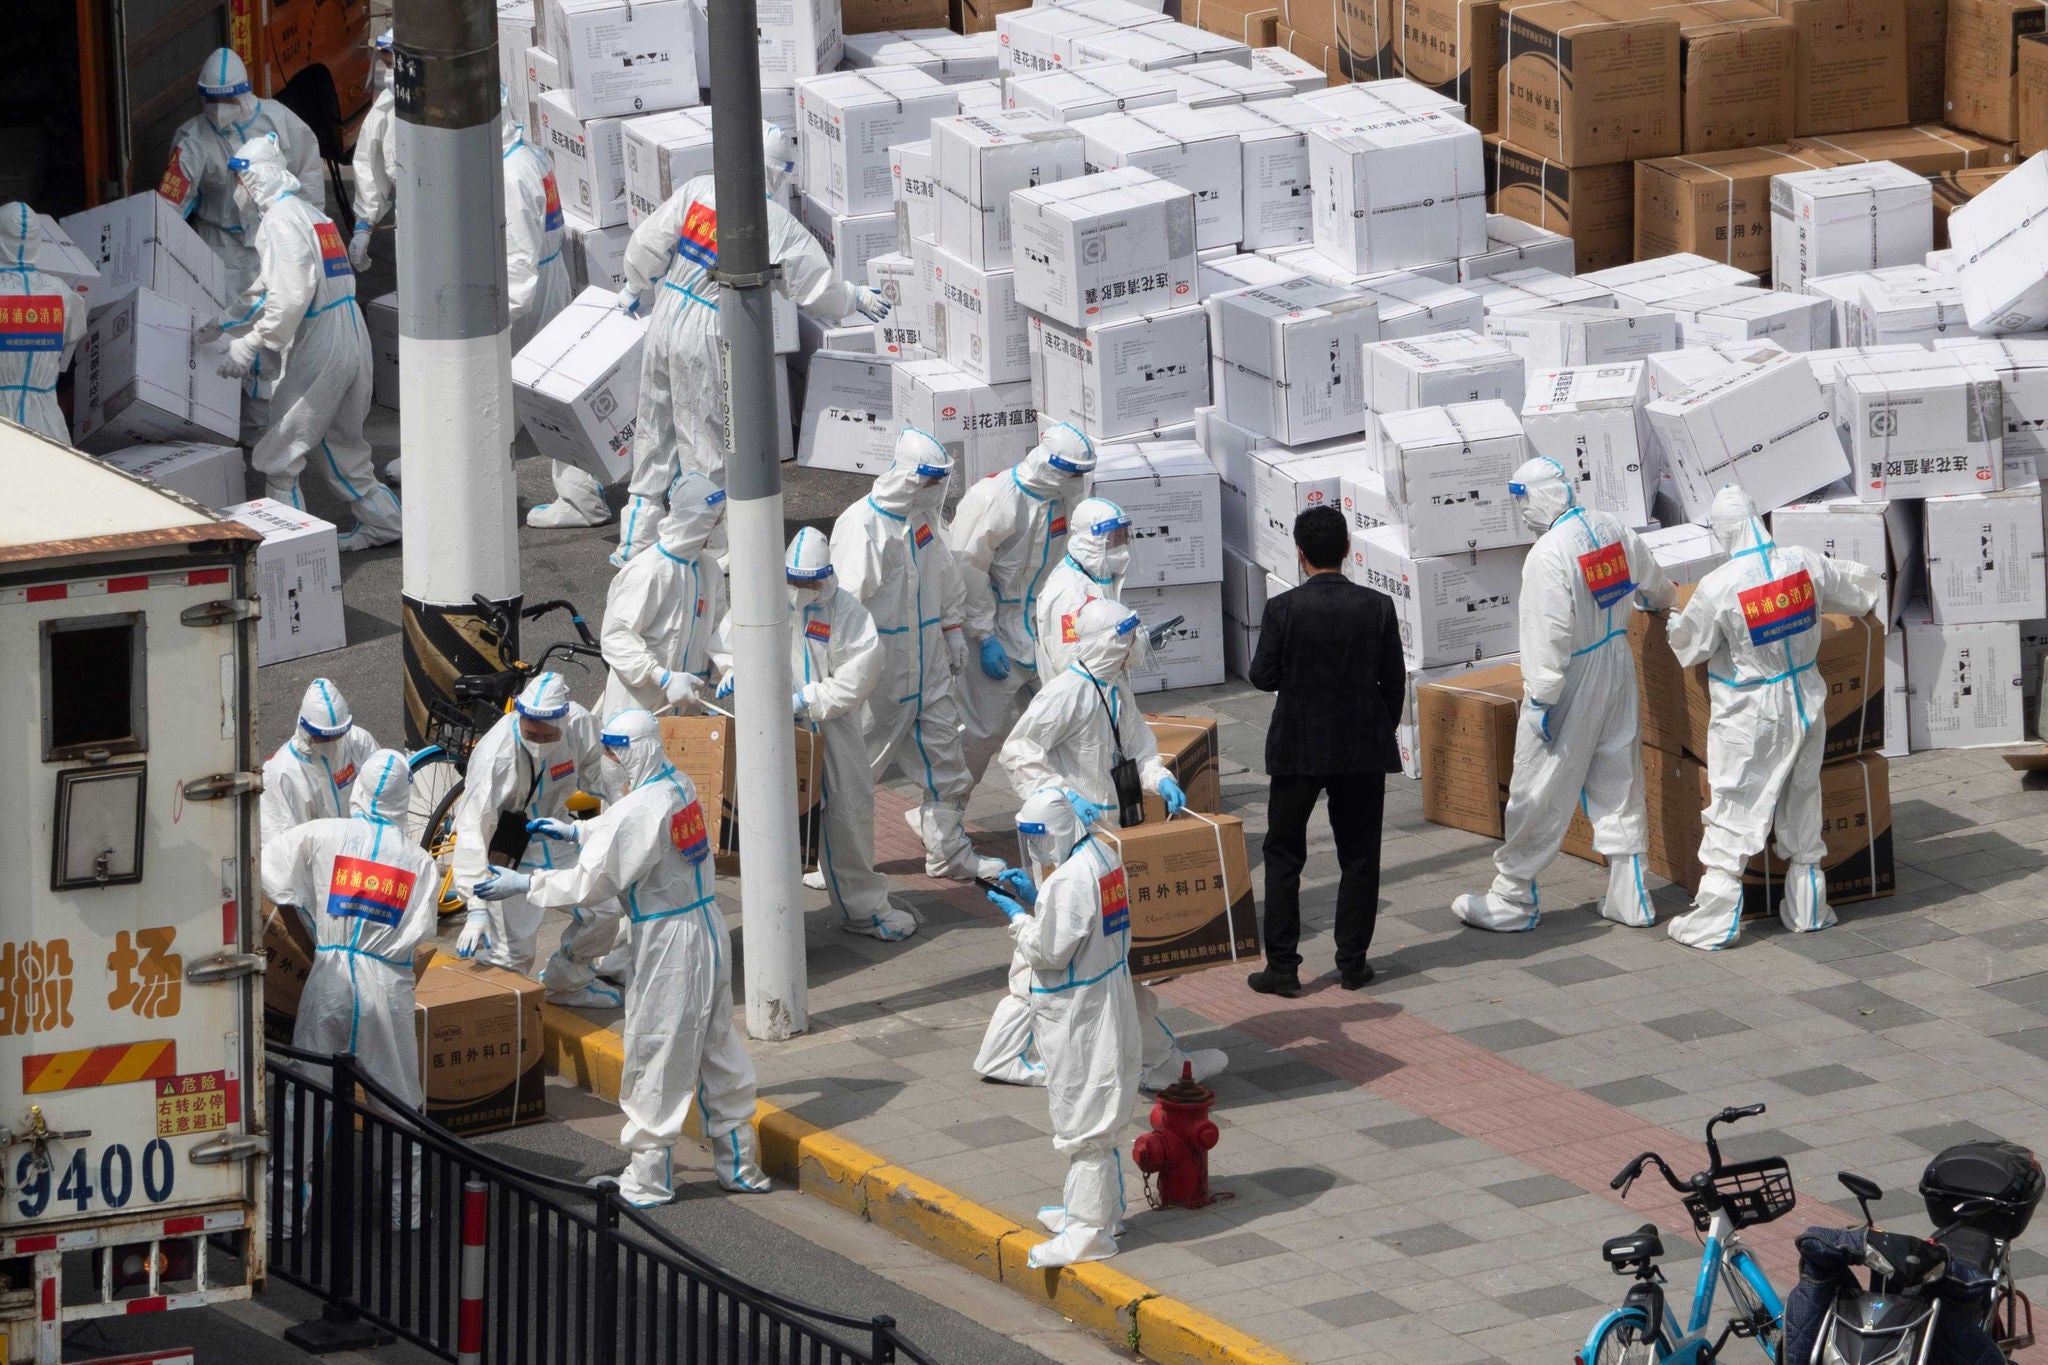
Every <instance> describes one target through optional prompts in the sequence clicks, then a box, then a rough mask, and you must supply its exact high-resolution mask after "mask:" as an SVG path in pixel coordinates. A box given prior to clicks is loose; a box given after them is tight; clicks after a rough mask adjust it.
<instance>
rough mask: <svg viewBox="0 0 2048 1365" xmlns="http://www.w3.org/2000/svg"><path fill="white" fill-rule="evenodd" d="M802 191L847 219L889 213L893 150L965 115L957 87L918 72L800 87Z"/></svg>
mask: <svg viewBox="0 0 2048 1365" xmlns="http://www.w3.org/2000/svg"><path fill="white" fill-rule="evenodd" d="M796 104H797V115H798V117H799V119H801V121H802V122H801V128H800V137H801V143H800V156H801V158H802V161H803V167H804V193H806V194H808V195H810V196H811V197H812V198H813V199H816V200H818V201H819V202H820V203H823V204H825V205H827V206H829V207H831V208H834V209H837V210H838V211H839V212H841V213H886V212H890V211H891V208H892V200H891V198H890V175H889V168H890V166H891V165H892V164H893V163H892V161H891V159H890V156H889V148H890V147H891V146H892V145H895V144H897V143H903V142H914V141H916V140H917V139H918V138H920V137H924V136H926V135H927V134H926V130H927V129H928V128H929V127H930V125H931V122H932V120H933V119H945V118H951V117H953V116H954V115H956V114H958V113H959V112H960V97H959V96H958V95H956V94H954V93H953V87H951V86H949V85H946V84H945V83H944V82H942V81H937V80H934V79H933V78H932V77H930V76H927V75H925V74H924V72H922V71H918V70H914V69H894V68H882V69H876V70H872V71H842V72H838V73H835V74H833V75H829V76H813V77H810V78H808V79H806V80H801V81H798V82H797V86H796Z"/></svg>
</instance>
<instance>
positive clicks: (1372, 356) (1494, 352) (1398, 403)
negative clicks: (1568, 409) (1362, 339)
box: [1365, 332, 1526, 413]
mask: <svg viewBox="0 0 2048 1365" xmlns="http://www.w3.org/2000/svg"><path fill="white" fill-rule="evenodd" d="M1525 373H1526V366H1524V364H1523V362H1522V357H1520V356H1519V355H1516V354H1515V353H1514V352H1513V351H1511V350H1509V349H1508V348H1507V347H1506V346H1505V345H1503V344H1501V343H1500V342H1498V341H1495V340H1493V339H1492V338H1489V337H1479V336H1474V335H1473V334H1472V333H1470V332H1445V333H1442V334H1440V335H1437V336H1426V337H1415V338H1410V339H1404V340H1400V341H1380V342H1375V343H1373V344H1371V345H1368V346H1367V347H1366V348H1365V379H1366V400H1365V406H1366V409H1367V410H1368V411H1370V412H1377V413H1388V412H1404V411H1406V410H1407V409H1409V408H1433V407H1446V406H1448V405H1450V404H1452V403H1478V402H1482V401H1484V400H1486V399H1488V398H1497V399H1499V400H1500V401H1501V402H1503V403H1506V404H1507V405H1508V407H1509V409H1510V410H1511V411H1517V412H1519V411H1520V410H1521V407H1522V399H1523V396H1524V387H1525V384H1526V378H1525Z"/></svg>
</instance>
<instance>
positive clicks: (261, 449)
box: [221, 137, 401, 550]
mask: <svg viewBox="0 0 2048 1365" xmlns="http://www.w3.org/2000/svg"><path fill="white" fill-rule="evenodd" d="M234 163H235V164H234V170H235V171H236V174H237V175H238V177H239V180H240V187H239V194H240V196H241V200H240V202H242V203H243V204H244V205H245V206H250V207H249V208H248V209H247V211H248V212H250V213H251V215H252V216H260V221H258V222H257V224H256V229H255V239H256V254H257V256H258V258H259V259H260V261H261V266H260V268H259V270H258V272H257V277H256V282H255V284H254V285H252V286H251V289H252V291H253V294H252V296H251V306H250V310H249V313H248V315H247V316H245V317H242V318H238V319H235V320H234V321H232V322H231V323H229V324H227V325H228V326H229V327H230V328H231V329H233V330H237V331H239V332H240V333H241V334H240V335H239V336H237V337H236V338H235V340H234V342H233V343H232V344H231V345H230V346H229V347H228V353H227V358H226V359H225V360H224V361H222V363H221V373H223V374H231V375H234V376H236V377H245V376H247V375H248V373H249V372H250V367H251V366H252V365H253V364H254V363H255V359H256V356H257V354H258V353H259V352H262V351H276V352H280V353H281V354H282V355H283V356H284V372H283V374H282V375H281V376H280V377H279V378H278V381H277V387H276V389H275V390H274V391H273V392H272V395H271V400H270V412H271V417H272V421H271V426H270V430H268V431H266V432H264V433H263V439H262V440H260V441H258V442H257V443H256V448H255V450H253V451H252V452H251V453H250V460H251V462H252V463H254V464H255V466H256V468H257V470H258V471H259V472H260V473H261V474H262V475H263V477H264V480H265V488H264V492H265V495H266V496H268V497H272V498H275V499H277V500H278V501H279V502H282V503H287V504H289V505H291V506H293V507H304V506H305V505H306V504H305V500H304V499H303V498H302V497H301V496H300V494H299V473H300V471H301V470H303V469H304V468H305V467H306V464H307V461H308V460H309V459H310V460H311V461H312V463H313V466H314V467H315V468H316V469H318V470H319V471H320V473H321V475H322V476H323V477H325V478H327V479H329V480H330V481H331V482H332V483H333V484H334V486H335V489H336V490H337V491H338V492H339V493H340V494H341V496H342V497H343V498H345V499H346V500H347V501H348V503H349V508H350V510H351V511H353V512H354V513H355V518H356V525H355V529H354V530H352V531H347V532H344V533H343V534H342V535H341V536H340V537H339V540H340V544H341V548H342V549H343V550H366V549H369V548H370V547H372V546H375V545H388V544H390V543H391V542H392V541H394V540H397V539H398V536H399V531H400V529H401V518H400V513H399V506H398V495H397V494H396V493H393V492H392V491H391V490H390V489H389V488H386V487H385V486H384V485H383V484H382V483H380V482H379V481H378V479H377V471H376V468H375V466H374V465H372V464H371V462H370V443H369V442H368V441H366V440H364V439H363V418H364V417H365V416H366V415H367V414H368V413H369V410H370V383H371V371H370V336H369V333H368V332H367V331H366V330H365V329H364V326H363V315H362V312H361V310H360V309H359V308H357V306H356V277H355V272H354V271H353V270H351V269H350V268H349V263H348V249H347V248H346V247H345V246H344V245H343V244H342V240H341V233H340V231H339V230H338V229H336V228H335V226H334V224H333V222H332V221H330V220H329V219H328V217H327V215H326V214H324V213H322V212H320V211H319V210H318V209H317V208H314V207H313V206H312V205H310V204H308V203H307V202H306V200H305V198H304V197H303V196H302V194H301V193H300V186H299V181H298V178H297V177H296V176H294V175H293V174H292V173H291V172H290V171H289V170H287V169H286V168H285V164H284V156H283V152H282V151H281V150H280V148H279V146H278V143H277V141H276V139H274V138H271V137H260V138H257V139H255V140H253V141H251V142H247V143H244V144H243V145H242V147H241V148H240V149H239V151H238V153H237V155H236V156H235V158H234Z"/></svg>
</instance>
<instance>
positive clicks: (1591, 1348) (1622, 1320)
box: [1585, 1308, 1657, 1365]
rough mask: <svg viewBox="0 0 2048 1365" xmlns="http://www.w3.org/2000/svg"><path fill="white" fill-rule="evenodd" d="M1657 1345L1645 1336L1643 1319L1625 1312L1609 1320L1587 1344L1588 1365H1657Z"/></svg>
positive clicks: (1634, 1313) (1586, 1357) (1639, 1313)
mask: <svg viewBox="0 0 2048 1365" xmlns="http://www.w3.org/2000/svg"><path fill="white" fill-rule="evenodd" d="M1656 1360H1657V1345H1656V1343H1655V1342H1654V1341H1650V1340H1646V1339H1645V1337H1644V1335H1643V1315H1642V1314H1641V1312H1639V1311H1638V1310H1636V1309H1633V1308H1624V1309H1622V1310H1621V1311H1620V1312H1619V1313H1616V1314H1614V1315H1613V1316H1612V1317H1610V1318H1608V1319H1607V1321H1606V1322H1603V1323H1601V1324H1600V1326H1599V1327H1598V1328H1597V1329H1596V1330H1595V1331H1594V1333H1593V1339H1592V1340H1591V1341H1588V1342H1587V1343H1586V1354H1585V1361H1586V1365H1656Z"/></svg>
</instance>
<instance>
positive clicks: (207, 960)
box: [185, 953, 270, 986]
mask: <svg viewBox="0 0 2048 1365" xmlns="http://www.w3.org/2000/svg"><path fill="white" fill-rule="evenodd" d="M269 966H270V959H268V958H266V957H264V956H263V955H261V954H260V953H216V954H215V955H214V956H212V957H202V958H200V959H198V960H197V961H195V962H191V963H189V964H188V965H187V966H186V968H185V979H186V980H187V981H190V982H192V983H193V984H194V985H198V986H204V985H210V984H211V983H213V982H216V981H239V980H241V979H242V978H243V977H245V976H258V975H261V974H262V973H263V972H264V971H265V970H267V969H268V968H269Z"/></svg>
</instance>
